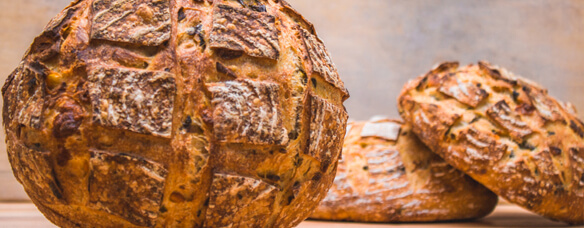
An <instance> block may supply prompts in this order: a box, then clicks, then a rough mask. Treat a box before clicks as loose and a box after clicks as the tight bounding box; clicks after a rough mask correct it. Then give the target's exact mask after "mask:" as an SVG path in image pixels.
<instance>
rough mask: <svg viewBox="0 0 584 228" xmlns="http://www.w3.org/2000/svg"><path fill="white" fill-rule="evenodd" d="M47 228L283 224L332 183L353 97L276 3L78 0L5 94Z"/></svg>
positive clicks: (15, 148) (19, 166)
mask: <svg viewBox="0 0 584 228" xmlns="http://www.w3.org/2000/svg"><path fill="white" fill-rule="evenodd" d="M2 94H3V97H4V109H3V118H4V126H5V129H6V134H7V144H8V153H9V158H10V162H11V164H12V167H13V171H14V174H15V176H16V178H17V179H18V180H19V181H20V183H22V184H23V186H24V187H25V189H26V191H27V193H28V194H29V196H30V197H31V198H32V200H33V202H35V203H36V204H37V205H38V207H39V209H40V210H41V211H42V212H43V213H44V214H45V215H46V216H47V218H49V219H50V220H51V221H52V222H54V223H55V224H58V225H60V226H64V227H75V226H107V227H110V226H124V227H154V226H157V227H160V226H167V227H224V226H233V227H245V226H254V227H291V226H295V225H297V224H298V223H300V222H301V221H302V220H304V219H305V218H306V217H308V215H309V214H310V212H311V210H312V209H313V208H314V207H316V206H317V203H318V202H319V201H320V200H321V199H322V198H323V197H324V196H325V193H326V191H327V190H328V188H329V187H330V185H331V184H332V181H333V178H334V174H335V170H336V167H337V160H338V158H339V156H340V153H341V146H342V142H343V138H344V132H345V126H346V121H347V118H348V117H347V113H346V111H345V108H344V106H343V101H345V100H346V99H347V98H348V97H349V94H348V91H347V90H346V89H345V87H344V85H343V82H342V81H341V80H340V78H339V75H338V73H337V70H336V68H335V66H334V64H333V62H332V59H331V57H330V55H329V54H328V52H327V50H326V48H325V47H324V45H323V43H322V41H320V39H319V38H318V37H317V35H316V32H315V30H314V26H313V25H312V24H311V23H310V22H308V21H306V20H305V19H304V18H303V17H302V15H300V14H299V13H298V12H296V11H295V10H294V9H293V8H292V7H291V6H290V5H289V4H288V3H286V2H285V1H282V0H276V1H266V0H213V1H211V0H77V1H74V2H72V3H71V5H69V6H68V7H67V8H66V9H65V10H63V11H62V12H61V13H60V14H59V15H57V16H56V17H55V18H54V19H53V20H52V21H51V22H50V23H49V24H48V25H47V26H46V28H45V31H44V32H43V33H42V34H41V35H40V36H39V37H37V38H36V39H35V41H34V43H33V44H32V46H31V48H30V49H29V50H28V52H27V53H26V55H25V57H24V59H23V60H22V62H21V64H20V66H19V67H18V68H17V69H16V70H15V71H14V72H13V73H12V74H11V75H10V77H9V78H8V80H7V81H6V83H5V85H4V87H3V88H2Z"/></svg>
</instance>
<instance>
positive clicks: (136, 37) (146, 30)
mask: <svg viewBox="0 0 584 228" xmlns="http://www.w3.org/2000/svg"><path fill="white" fill-rule="evenodd" d="M91 9H92V13H93V19H92V21H91V22H92V23H91V38H93V39H104V40H110V41H116V42H128V43H135V44H142V45H147V46H157V45H160V44H162V43H163V42H165V41H167V40H168V39H170V30H171V28H172V27H171V23H170V14H169V10H170V0H154V1H151V0H94V1H93V2H92V4H91Z"/></svg>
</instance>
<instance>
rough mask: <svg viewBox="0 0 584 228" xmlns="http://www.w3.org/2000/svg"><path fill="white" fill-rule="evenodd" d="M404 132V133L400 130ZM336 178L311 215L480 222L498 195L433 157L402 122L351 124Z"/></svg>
mask: <svg viewBox="0 0 584 228" xmlns="http://www.w3.org/2000/svg"><path fill="white" fill-rule="evenodd" d="M400 128H401V131H400ZM347 131H348V133H347V136H346V139H345V144H344V145H343V158H342V159H341V161H339V166H338V171H337V176H336V177H335V181H334V183H333V187H332V188H331V189H330V190H329V192H328V194H327V196H326V197H325V198H324V200H323V201H322V202H321V203H320V205H319V206H318V207H317V208H316V210H315V211H314V212H313V214H312V215H311V216H310V217H311V218H314V219H325V220H346V221H357V222H433V221H446V220H459V219H473V218H480V217H483V216H486V215H487V214H489V213H490V212H491V211H493V209H494V208H495V205H496V204H497V199H498V198H497V195H495V194H494V193H492V192H491V191H489V190H488V189H486V188H485V187H483V186H482V185H480V184H479V183H477V182H476V181H474V180H473V179H471V178H470V177H468V176H466V175H465V174H464V173H462V172H460V171H458V170H456V169H454V168H453V167H452V166H450V165H448V163H446V162H445V161H444V160H442V159H441V158H440V157H439V156H438V155H435V154H434V153H432V152H431V151H430V150H429V149H428V148H427V147H426V146H425V145H424V144H423V143H422V142H421V141H420V140H419V139H418V138H417V137H416V136H415V134H414V133H413V132H411V127H409V126H407V125H404V126H402V123H400V122H398V121H391V120H372V121H371V122H356V123H349V126H348V130H347Z"/></svg>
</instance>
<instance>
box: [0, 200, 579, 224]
mask: <svg viewBox="0 0 584 228" xmlns="http://www.w3.org/2000/svg"><path fill="white" fill-rule="evenodd" d="M0 227H2V228H3V227H11V228H20V227H35V228H45V227H55V226H54V225H52V224H51V223H50V222H49V221H47V220H46V219H45V218H44V217H43V215H42V214H41V213H40V212H39V211H38V210H37V209H36V207H35V206H34V205H32V204H30V203H0ZM298 227H299V228H317V227H326V228H357V227H364V228H381V227H413V228H416V227H417V228H424V227H567V225H566V224H563V223H558V222H552V221H550V220H547V219H545V218H542V217H540V216H537V215H535V214H532V213H530V212H528V211H526V210H524V209H521V208H519V207H517V206H512V205H500V206H499V207H497V209H496V210H495V211H494V212H493V213H492V214H491V215H489V216H488V217H486V218H483V219H480V220H476V221H469V222H459V223H426V224H360V223H334V222H321V221H305V222H303V223H301V224H300V225H299V226H298ZM573 227H576V226H573ZM579 227H584V226H579Z"/></svg>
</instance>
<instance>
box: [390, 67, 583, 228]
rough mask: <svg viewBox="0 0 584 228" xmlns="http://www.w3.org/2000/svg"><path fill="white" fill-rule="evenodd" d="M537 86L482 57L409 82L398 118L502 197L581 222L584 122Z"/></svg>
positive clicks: (555, 217)
mask: <svg viewBox="0 0 584 228" xmlns="http://www.w3.org/2000/svg"><path fill="white" fill-rule="evenodd" d="M569 107H571V106H570V105H565V104H563V103H560V102H558V101H556V100H555V99H554V98H552V97H550V96H549V95H548V94H547V91H546V89H544V88H542V87H541V86H539V85H537V84H536V83H533V82H531V81H528V80H527V79H523V78H520V77H518V76H515V75H513V74H512V73H510V72H508V71H506V70H504V69H501V68H497V67H493V66H491V65H489V64H488V63H486V62H480V63H479V64H478V65H469V66H466V67H461V68H459V67H458V63H444V64H441V65H440V66H438V67H436V68H435V69H433V70H432V71H430V72H429V73H427V74H426V75H424V76H422V77H420V78H418V79H416V80H413V81H411V82H409V83H408V84H407V85H406V86H405V88H404V90H403V92H402V94H401V95H400V97H399V110H400V113H401V115H402V117H403V118H404V119H405V120H406V121H407V122H408V123H409V124H411V125H412V126H413V131H414V132H415V133H416V134H417V135H418V137H420V139H421V140H422V141H423V142H424V143H425V144H426V145H428V146H429V147H430V149H432V150H433V151H434V152H435V153H437V154H439V155H440V156H441V157H442V158H444V159H445V160H446V161H447V162H448V163H449V164H451V165H453V166H454V167H455V168H457V169H459V170H461V171H463V172H465V173H467V174H468V175H470V176H471V177H472V178H474V179H475V180H477V181H478V182H480V183H481V184H483V185H485V186H486V187H488V188H489V189H491V190H492V191H493V192H495V193H497V194H498V195H499V196H502V197H504V198H505V199H507V200H508V201H510V202H512V203H515V204H518V205H520V206H523V207H525V208H527V209H529V210H531V211H533V212H536V213H538V214H541V215H543V216H545V217H547V218H550V219H553V220H560V221H564V222H568V223H572V224H583V223H584V124H582V122H581V121H580V120H578V118H577V117H576V116H575V110H573V109H572V108H569Z"/></svg>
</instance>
